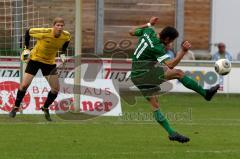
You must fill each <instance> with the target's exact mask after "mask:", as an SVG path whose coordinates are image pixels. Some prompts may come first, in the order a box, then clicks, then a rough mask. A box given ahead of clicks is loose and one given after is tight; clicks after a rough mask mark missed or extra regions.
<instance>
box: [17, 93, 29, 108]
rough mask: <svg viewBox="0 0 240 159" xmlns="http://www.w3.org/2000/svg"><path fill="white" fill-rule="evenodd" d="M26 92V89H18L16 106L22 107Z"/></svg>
mask: <svg viewBox="0 0 240 159" xmlns="http://www.w3.org/2000/svg"><path fill="white" fill-rule="evenodd" d="M25 94H26V91H21V90H18V91H17V97H16V100H15V107H18V108H19V107H20V104H21V102H22V100H23V98H24V96H25Z"/></svg>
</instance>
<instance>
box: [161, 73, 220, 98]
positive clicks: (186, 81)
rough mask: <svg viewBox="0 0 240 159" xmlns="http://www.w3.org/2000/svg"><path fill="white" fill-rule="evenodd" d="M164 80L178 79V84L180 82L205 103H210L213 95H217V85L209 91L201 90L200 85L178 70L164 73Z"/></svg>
mask: <svg viewBox="0 0 240 159" xmlns="http://www.w3.org/2000/svg"><path fill="white" fill-rule="evenodd" d="M165 78H166V79H167V80H171V79H178V80H179V82H181V83H182V84H183V85H184V86H185V87H186V88H188V89H191V90H193V91H195V92H197V93H198V94H200V95H201V96H203V97H204V98H205V99H206V100H207V101H210V100H211V99H212V97H213V96H214V95H215V93H217V90H218V89H219V85H218V84H217V85H216V86H214V87H212V88H210V89H203V87H202V86H201V85H199V84H198V83H197V82H196V81H195V80H193V79H192V78H190V77H188V76H187V75H185V74H184V72H183V71H182V70H179V69H172V70H167V71H166V73H165Z"/></svg>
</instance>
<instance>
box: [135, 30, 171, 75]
mask: <svg viewBox="0 0 240 159" xmlns="http://www.w3.org/2000/svg"><path fill="white" fill-rule="evenodd" d="M134 34H135V36H137V37H138V38H139V41H138V45H137V47H136V50H135V52H134V54H133V57H132V72H131V77H132V78H134V77H138V76H142V75H144V74H145V73H146V72H148V71H150V70H151V69H152V68H154V65H155V64H156V63H157V62H159V63H160V64H162V63H163V62H164V61H165V60H168V59H170V57H169V56H168V55H167V54H166V50H165V46H164V44H163V43H161V41H160V40H159V38H158V37H157V34H156V32H155V31H154V30H153V28H151V27H148V28H144V29H137V30H136V31H135V33H134Z"/></svg>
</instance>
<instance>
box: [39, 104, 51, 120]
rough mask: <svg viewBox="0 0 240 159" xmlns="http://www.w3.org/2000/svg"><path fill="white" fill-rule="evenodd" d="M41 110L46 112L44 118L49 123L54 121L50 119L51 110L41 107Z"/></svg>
mask: <svg viewBox="0 0 240 159" xmlns="http://www.w3.org/2000/svg"><path fill="white" fill-rule="evenodd" d="M41 110H42V111H43V112H44V116H45V118H46V120H47V121H52V119H51V117H50V114H49V109H48V108H44V107H41Z"/></svg>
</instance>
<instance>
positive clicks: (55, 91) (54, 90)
mask: <svg viewBox="0 0 240 159" xmlns="http://www.w3.org/2000/svg"><path fill="white" fill-rule="evenodd" d="M51 92H52V93H53V94H58V92H59V88H52V89H51Z"/></svg>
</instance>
